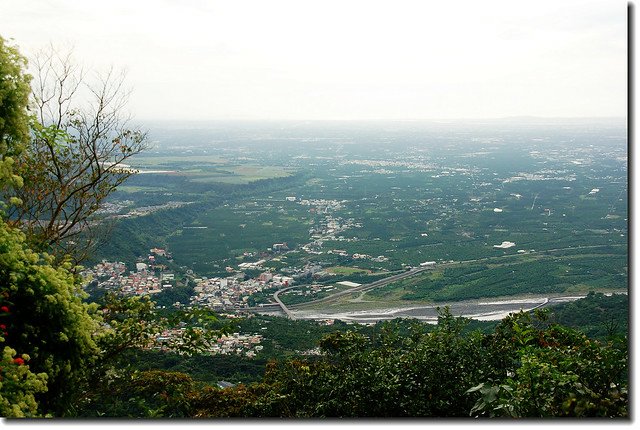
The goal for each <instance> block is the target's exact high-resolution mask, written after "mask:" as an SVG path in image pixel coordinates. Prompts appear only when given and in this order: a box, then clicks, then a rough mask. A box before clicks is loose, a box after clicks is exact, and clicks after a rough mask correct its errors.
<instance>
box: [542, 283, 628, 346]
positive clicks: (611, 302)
mask: <svg viewBox="0 0 640 430" xmlns="http://www.w3.org/2000/svg"><path fill="white" fill-rule="evenodd" d="M549 319H550V320H552V321H554V322H556V323H558V324H562V325H565V326H567V327H573V328H575V329H579V330H580V331H582V332H583V333H584V334H586V335H587V336H589V337H590V338H594V339H598V340H612V339H615V338H617V337H626V336H627V335H628V333H629V296H628V295H626V294H613V295H610V296H606V295H604V294H602V293H594V292H590V293H589V294H588V295H587V297H585V298H584V299H581V300H576V301H572V302H569V303H563V304H560V305H557V306H554V307H553V308H550V315H549Z"/></svg>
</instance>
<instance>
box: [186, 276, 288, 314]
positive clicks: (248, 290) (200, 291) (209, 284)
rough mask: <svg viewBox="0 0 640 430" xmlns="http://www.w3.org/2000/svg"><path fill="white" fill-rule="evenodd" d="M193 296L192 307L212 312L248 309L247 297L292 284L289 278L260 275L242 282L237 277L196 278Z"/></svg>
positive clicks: (240, 278)
mask: <svg viewBox="0 0 640 430" xmlns="http://www.w3.org/2000/svg"><path fill="white" fill-rule="evenodd" d="M194 281H195V282H196V283H197V285H196V287H195V288H194V291H195V295H194V296H192V298H191V303H192V304H194V305H200V306H204V307H207V308H210V309H214V310H220V309H226V308H244V307H248V300H249V296H251V295H252V294H255V293H259V292H262V291H263V290H265V289H271V288H280V287H288V286H289V285H292V284H293V278H291V277H289V276H280V275H274V274H273V273H271V272H264V273H262V274H261V275H260V276H259V277H258V278H257V279H249V280H244V279H243V278H242V277H239V276H229V277H226V278H217V277H216V278H206V277H203V278H197V279H194Z"/></svg>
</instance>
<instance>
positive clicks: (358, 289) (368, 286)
mask: <svg viewBox="0 0 640 430" xmlns="http://www.w3.org/2000/svg"><path fill="white" fill-rule="evenodd" d="M608 246H622V245H587V246H577V247H567V248H555V249H548V250H543V251H528V252H527V253H526V254H506V255H499V256H491V257H483V258H477V259H473V260H462V261H451V262H447V263H440V264H437V265H436V266H424V267H416V268H413V269H411V270H407V271H405V272H402V273H398V274H396V275H392V276H389V277H387V278H383V279H379V280H377V281H374V282H371V283H369V284H363V285H359V286H357V287H353V288H349V289H347V290H343V291H340V292H338V293H334V294H331V295H329V296H326V297H323V298H321V299H317V300H312V301H309V302H305V303H299V304H296V305H293V306H291V309H294V310H298V309H299V310H303V309H305V308H307V307H309V306H312V305H317V304H319V303H327V302H331V301H334V300H336V299H338V298H340V297H343V296H346V295H349V294H353V293H358V292H361V293H362V292H365V291H368V290H372V289H374V288H379V287H383V286H385V285H388V284H390V283H392V282H396V281H399V280H401V279H405V278H409V277H412V276H415V275H418V274H420V273H422V272H425V271H427V270H433V269H434V268H436V267H443V266H444V267H446V266H453V265H460V264H466V263H477V262H484V261H491V260H496V259H502V258H505V257H517V256H518V255H531V254H542V253H549V252H558V251H570V250H575V249H590V248H602V247H608ZM297 287H298V286H292V287H287V288H283V289H281V290H278V291H276V292H275V293H274V294H273V298H274V300H275V301H276V303H277V304H278V305H279V306H280V308H281V309H282V311H283V312H284V314H285V315H286V316H287V317H288V318H289V319H296V317H295V315H294V314H293V313H292V312H291V309H289V307H287V306H286V305H285V304H284V303H283V302H282V300H280V298H279V295H280V293H283V292H285V291H288V290H291V289H294V288H297ZM545 304H546V302H545ZM536 307H538V306H536Z"/></svg>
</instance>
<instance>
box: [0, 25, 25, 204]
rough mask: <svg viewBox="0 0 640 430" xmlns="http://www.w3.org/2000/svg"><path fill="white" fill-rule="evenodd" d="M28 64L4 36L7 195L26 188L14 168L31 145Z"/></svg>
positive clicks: (1, 170)
mask: <svg viewBox="0 0 640 430" xmlns="http://www.w3.org/2000/svg"><path fill="white" fill-rule="evenodd" d="M26 64H27V60H26V59H25V58H24V57H23V56H22V55H20V53H19V52H18V49H17V48H15V47H13V46H11V45H9V44H8V43H7V42H6V41H5V40H4V39H3V38H2V37H1V36H0V191H1V192H3V193H5V194H6V193H8V192H10V191H11V190H13V189H14V187H15V186H20V185H22V179H21V178H20V177H19V176H18V175H16V174H15V173H14V172H13V167H14V163H15V158H16V155H18V154H20V153H21V152H22V151H23V149H24V147H25V146H26V144H27V143H28V141H29V121H28V118H29V112H28V110H27V103H28V100H29V94H30V91H31V88H30V86H29V82H30V79H31V77H30V76H29V75H27V74H26V73H25V72H24V70H25V67H26ZM14 202H15V201H14Z"/></svg>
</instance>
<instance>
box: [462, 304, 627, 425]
mask: <svg viewBox="0 0 640 430" xmlns="http://www.w3.org/2000/svg"><path fill="white" fill-rule="evenodd" d="M493 340H494V345H496V346H498V347H499V348H500V349H501V350H502V351H503V352H507V354H508V353H509V350H511V351H510V352H511V357H512V358H515V360H513V361H512V363H511V366H508V373H507V378H505V379H503V380H502V381H500V382H498V381H494V382H493V383H489V382H483V383H481V384H479V385H476V386H474V387H473V388H471V389H469V390H468V392H467V393H468V394H472V395H474V396H476V397H477V395H478V394H479V398H478V400H477V402H476V404H475V405H474V407H473V408H472V409H471V415H476V416H478V415H486V416H509V417H561V416H570V417H604V416H606V417H627V416H628V399H627V394H628V388H627V387H628V368H627V360H628V357H627V346H626V343H624V342H622V343H612V342H609V343H600V342H598V341H594V340H592V339H589V338H588V337H586V336H585V335H584V334H582V333H580V332H577V331H575V330H572V329H569V328H566V327H563V326H559V325H555V324H552V325H551V326H549V327H547V328H539V327H537V326H536V325H535V324H534V323H533V321H532V320H531V318H530V316H529V315H528V314H519V315H515V316H512V317H509V318H507V319H505V320H504V321H503V323H502V324H501V326H500V327H498V329H497V330H496V335H495V336H494V338H493ZM509 342H510V343H511V346H510V347H509V346H507V345H508V344H509ZM513 353H515V356H514V355H513ZM496 382H498V383H496Z"/></svg>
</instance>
